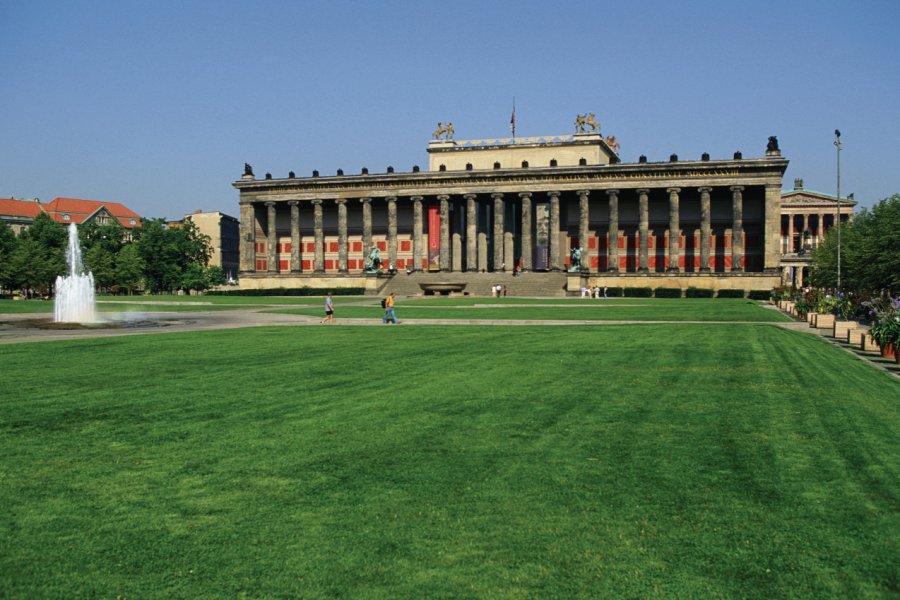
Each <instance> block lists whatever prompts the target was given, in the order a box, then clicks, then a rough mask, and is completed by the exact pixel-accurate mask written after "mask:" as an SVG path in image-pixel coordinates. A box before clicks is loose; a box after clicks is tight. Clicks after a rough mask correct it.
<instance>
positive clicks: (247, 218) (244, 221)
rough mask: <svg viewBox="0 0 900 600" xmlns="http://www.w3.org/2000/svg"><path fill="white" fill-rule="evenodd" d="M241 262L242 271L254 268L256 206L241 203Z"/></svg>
mask: <svg viewBox="0 0 900 600" xmlns="http://www.w3.org/2000/svg"><path fill="white" fill-rule="evenodd" d="M240 231H241V264H240V270H241V271H242V272H250V271H255V270H256V207H255V206H254V205H253V204H241V230H240Z"/></svg>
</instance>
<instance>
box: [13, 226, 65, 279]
mask: <svg viewBox="0 0 900 600" xmlns="http://www.w3.org/2000/svg"><path fill="white" fill-rule="evenodd" d="M9 262H10V265H9V266H10V270H11V271H12V277H11V282H10V283H11V284H12V285H13V286H15V287H22V288H28V289H38V290H48V289H50V288H51V287H52V285H53V282H54V281H55V280H56V277H57V275H60V274H61V272H60V270H59V269H58V265H54V264H53V263H52V262H51V260H50V259H49V257H48V253H47V251H46V250H45V249H44V248H43V247H42V246H41V244H40V243H39V242H38V241H37V240H34V239H32V238H29V237H23V238H21V239H20V240H19V244H18V246H17V247H16V249H15V252H13V254H12V257H11V259H10V261H9Z"/></svg>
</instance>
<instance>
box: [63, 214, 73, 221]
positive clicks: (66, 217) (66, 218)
mask: <svg viewBox="0 0 900 600" xmlns="http://www.w3.org/2000/svg"><path fill="white" fill-rule="evenodd" d="M71 218H72V217H70V216H69V213H64V214H63V221H68V220H69V219H71Z"/></svg>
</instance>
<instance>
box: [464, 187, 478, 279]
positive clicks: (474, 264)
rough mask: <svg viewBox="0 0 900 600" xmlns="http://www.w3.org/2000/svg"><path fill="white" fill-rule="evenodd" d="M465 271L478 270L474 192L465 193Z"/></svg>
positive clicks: (476, 214)
mask: <svg viewBox="0 0 900 600" xmlns="http://www.w3.org/2000/svg"><path fill="white" fill-rule="evenodd" d="M464 198H465V199H466V271H471V272H476V271H478V210H477V206H476V204H475V194H466V195H465V196H464Z"/></svg>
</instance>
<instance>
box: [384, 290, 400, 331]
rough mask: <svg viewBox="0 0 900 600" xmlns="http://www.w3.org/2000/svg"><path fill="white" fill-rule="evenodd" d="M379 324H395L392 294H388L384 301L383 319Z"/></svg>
mask: <svg viewBox="0 0 900 600" xmlns="http://www.w3.org/2000/svg"><path fill="white" fill-rule="evenodd" d="M381 322H382V323H388V322H390V323H393V324H395V325H396V324H397V315H395V314H394V292H391V293H390V294H388V297H387V298H385V299H384V318H383V319H382V320H381Z"/></svg>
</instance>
